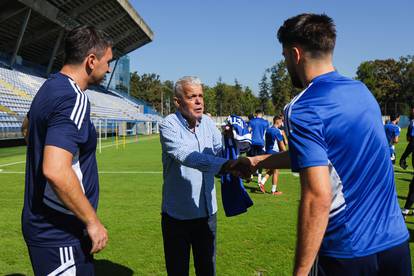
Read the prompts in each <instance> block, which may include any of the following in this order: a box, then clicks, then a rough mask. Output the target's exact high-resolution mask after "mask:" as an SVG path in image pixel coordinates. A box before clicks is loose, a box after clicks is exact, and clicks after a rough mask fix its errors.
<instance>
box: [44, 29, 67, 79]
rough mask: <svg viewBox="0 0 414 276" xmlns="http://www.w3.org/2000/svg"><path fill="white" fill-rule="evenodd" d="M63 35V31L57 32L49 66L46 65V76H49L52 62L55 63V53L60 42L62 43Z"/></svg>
mask: <svg viewBox="0 0 414 276" xmlns="http://www.w3.org/2000/svg"><path fill="white" fill-rule="evenodd" d="M64 34H65V29H62V30H61V31H60V32H59V36H58V38H57V40H56V43H55V46H54V47H53V51H52V56H51V57H50V60H49V64H48V65H47V70H46V76H49V74H50V71H52V66H53V62H54V61H55V57H56V54H57V51H58V50H59V46H60V42H61V41H62V39H63V35H64Z"/></svg>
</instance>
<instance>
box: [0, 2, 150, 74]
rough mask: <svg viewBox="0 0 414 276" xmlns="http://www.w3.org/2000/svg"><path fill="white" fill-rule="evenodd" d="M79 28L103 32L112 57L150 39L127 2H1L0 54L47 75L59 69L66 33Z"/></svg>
mask: <svg viewBox="0 0 414 276" xmlns="http://www.w3.org/2000/svg"><path fill="white" fill-rule="evenodd" d="M79 25H92V26H95V27H97V28H99V29H102V30H104V31H105V32H106V33H107V34H108V35H109V36H110V37H111V38H112V39H113V41H114V47H113V48H114V58H117V57H120V56H123V55H125V54H127V53H129V52H131V51H133V50H135V49H137V48H139V47H141V46H143V45H145V44H147V43H149V42H151V41H152V39H153V32H152V31H151V29H150V28H149V27H148V25H147V24H146V23H145V22H144V20H143V19H142V18H141V16H140V15H139V14H138V13H137V12H136V11H135V10H134V8H133V7H132V6H131V5H130V4H129V2H128V0H2V1H0V52H3V53H5V54H7V55H10V56H11V63H13V62H12V60H13V57H15V54H17V55H19V56H21V57H22V58H23V59H24V60H25V61H29V62H33V63H35V64H40V65H43V66H47V67H48V72H50V70H51V69H58V68H60V67H61V66H62V63H63V47H62V46H63V45H62V44H63V43H61V42H62V38H63V37H64V34H65V32H66V31H68V30H71V29H73V28H74V27H76V26H79ZM22 33H23V35H22ZM51 61H53V62H51Z"/></svg>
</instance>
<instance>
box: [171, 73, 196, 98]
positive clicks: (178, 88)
mask: <svg viewBox="0 0 414 276" xmlns="http://www.w3.org/2000/svg"><path fill="white" fill-rule="evenodd" d="M183 84H190V85H191V84H192V85H202V82H201V80H200V79H199V78H198V77H192V76H185V77H182V78H180V79H179V80H177V81H176V82H175V85H174V96H176V97H182V95H183V93H184V91H183Z"/></svg>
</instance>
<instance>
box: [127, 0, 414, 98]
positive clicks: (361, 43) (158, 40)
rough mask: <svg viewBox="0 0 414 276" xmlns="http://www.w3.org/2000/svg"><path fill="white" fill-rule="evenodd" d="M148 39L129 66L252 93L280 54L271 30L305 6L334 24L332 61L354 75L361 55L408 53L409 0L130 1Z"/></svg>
mask: <svg viewBox="0 0 414 276" xmlns="http://www.w3.org/2000/svg"><path fill="white" fill-rule="evenodd" d="M130 2H131V4H132V5H133V6H134V7H135V9H136V10H137V11H138V13H139V14H140V15H141V16H142V17H143V19H144V20H145V22H146V23H147V24H148V25H149V26H150V28H151V29H152V31H153V32H154V41H153V42H151V43H149V44H147V45H145V46H143V47H142V48H139V49H138V50H136V51H134V52H132V53H131V54H130V58H131V71H137V72H138V73H139V74H143V73H157V74H159V75H160V77H161V79H162V80H173V81H175V80H177V79H178V78H180V77H181V76H184V75H195V76H198V77H200V78H201V79H202V81H203V82H204V83H206V84H208V85H214V84H215V83H216V82H217V80H218V78H219V77H221V78H222V79H223V81H224V82H226V83H234V80H235V79H236V78H237V80H238V81H239V82H240V83H241V84H242V85H243V86H249V87H250V88H252V89H253V91H254V92H256V93H257V90H258V83H259V81H260V79H261V77H262V75H263V73H264V70H265V69H266V68H269V67H270V66H272V65H273V64H275V63H276V62H278V61H279V60H281V59H282V55H281V53H282V48H281V46H280V44H279V42H278V41H277V39H276V32H277V29H278V28H279V26H280V25H281V24H282V23H283V21H284V20H285V19H287V18H289V17H291V16H294V15H296V14H299V13H303V12H313V13H326V14H328V15H329V16H331V17H332V18H333V19H334V21H335V23H336V26H337V43H336V49H335V53H334V64H335V66H336V68H337V69H338V70H339V71H340V72H341V73H342V74H344V75H347V76H350V77H354V76H355V73H356V70H357V67H358V65H359V64H360V63H361V62H362V61H365V60H372V59H384V58H399V57H400V56H405V55H408V54H411V55H412V54H414V16H413V13H412V12H413V11H414V1H412V0H406V1H403V0H396V1H371V0H359V1H354V0H351V1H339V0H337V1H327V0H326V1H322V0H314V1H310V0H308V1H282V0H279V1H277V0H273V1H272V0H256V1H253V0H174V1H173V0H130Z"/></svg>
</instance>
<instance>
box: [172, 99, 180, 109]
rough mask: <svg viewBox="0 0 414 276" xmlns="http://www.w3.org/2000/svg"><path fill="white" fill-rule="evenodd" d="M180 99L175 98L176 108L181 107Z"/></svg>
mask: <svg viewBox="0 0 414 276" xmlns="http://www.w3.org/2000/svg"><path fill="white" fill-rule="evenodd" d="M180 103H181V102H180V99H179V98H178V97H174V105H175V107H176V108H179V107H180Z"/></svg>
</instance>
